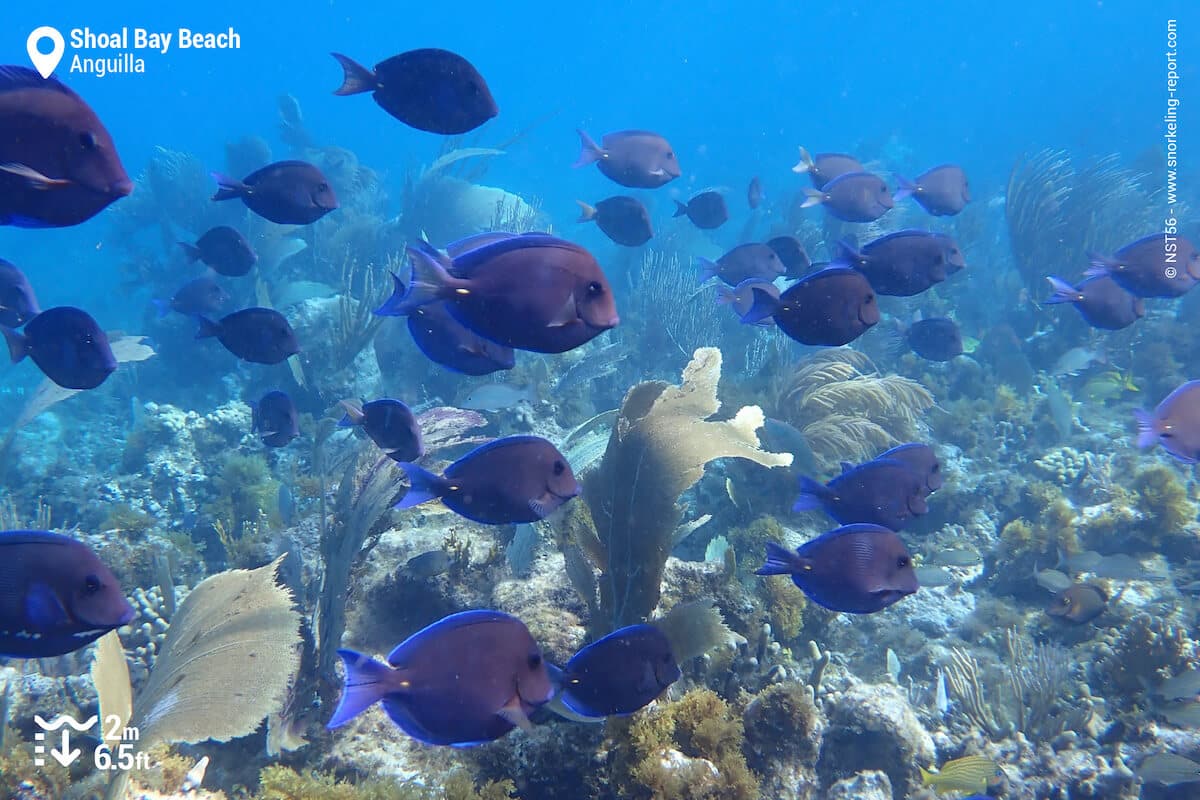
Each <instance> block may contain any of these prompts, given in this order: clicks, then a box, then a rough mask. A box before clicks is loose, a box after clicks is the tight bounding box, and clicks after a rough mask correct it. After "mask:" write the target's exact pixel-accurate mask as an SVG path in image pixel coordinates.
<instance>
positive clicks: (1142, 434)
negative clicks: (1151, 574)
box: [5, 333, 1158, 450]
mask: <svg viewBox="0 0 1200 800" xmlns="http://www.w3.org/2000/svg"><path fill="white" fill-rule="evenodd" d="M5 335H7V333H6V334H5ZM9 347H10V348H11V347H12V345H11V344H10V345H9ZM1133 416H1134V418H1135V419H1136V420H1137V426H1138V434H1137V446H1138V447H1140V448H1141V449H1143V450H1145V449H1146V448H1148V447H1153V446H1154V445H1155V443H1156V442H1157V441H1158V431H1157V430H1156V429H1155V422H1156V420H1155V419H1154V415H1153V414H1151V413H1150V412H1149V411H1147V410H1145V409H1144V408H1139V409H1136V410H1135V411H1134V412H1133Z"/></svg>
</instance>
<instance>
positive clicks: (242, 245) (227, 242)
mask: <svg viewBox="0 0 1200 800" xmlns="http://www.w3.org/2000/svg"><path fill="white" fill-rule="evenodd" d="M179 246H180V247H182V248H183V252H184V253H185V254H186V255H187V258H188V261H203V262H204V263H205V264H207V265H208V266H210V267H212V270H213V272H215V273H217V274H218V275H224V276H226V277H228V278H240V277H242V276H243V275H245V274H247V273H248V272H250V270H252V269H254V265H255V264H256V263H257V262H258V254H257V253H255V252H254V249H253V248H252V247H250V243H249V242H247V241H246V237H245V236H242V234H241V233H240V232H238V231H237V230H236V229H235V228H231V227H229V226H228V225H218V226H217V227H215V228H212V229H210V230H208V231H205V233H204V235H203V236H201V237H200V238H199V239H197V240H196V243H195V244H188V243H187V242H180V243H179Z"/></svg>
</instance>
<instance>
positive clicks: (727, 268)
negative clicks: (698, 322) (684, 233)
mask: <svg viewBox="0 0 1200 800" xmlns="http://www.w3.org/2000/svg"><path fill="white" fill-rule="evenodd" d="M696 261H697V263H698V264H699V265H700V282H701V283H704V282H705V281H707V280H708V279H709V278H713V277H716V278H720V279H721V280H722V281H724V282H725V283H726V284H728V285H730V286H737V285H738V284H740V283H741V282H742V281H746V280H750V279H751V278H755V279H758V280H761V281H773V280H775V279H776V278H778V277H779V276H780V275H782V274H783V273H784V272H785V270H786V267H785V266H784V264H783V261H782V260H780V258H779V254H778V253H776V252H775V251H774V250H773V249H771V248H770V247H768V246H767V245H765V244H758V243H755V242H752V243H750V244H739V245H738V246H737V247H735V248H733V249H732V250H730V251H729V252H728V253H726V254H725V255H723V256H721V257H720V258H718V259H717V260H716V261H709V260H708V259H707V258H702V257H697V258H696Z"/></svg>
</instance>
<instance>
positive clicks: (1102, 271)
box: [1083, 253, 1120, 278]
mask: <svg viewBox="0 0 1200 800" xmlns="http://www.w3.org/2000/svg"><path fill="white" fill-rule="evenodd" d="M1088 260H1089V261H1090V262H1091V266H1090V267H1088V268H1087V270H1086V271H1085V272H1084V273H1083V274H1084V277H1087V278H1095V277H1097V276H1100V275H1111V274H1113V273H1114V272H1116V271H1117V267H1119V266H1120V265H1119V264H1118V263H1117V262H1116V261H1113V260H1112V259H1111V258H1109V257H1107V256H1102V255H1100V254H1099V253H1091V254H1089V255H1088Z"/></svg>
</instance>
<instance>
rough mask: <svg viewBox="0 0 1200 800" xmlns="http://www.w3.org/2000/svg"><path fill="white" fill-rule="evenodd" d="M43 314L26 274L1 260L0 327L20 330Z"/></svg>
mask: <svg viewBox="0 0 1200 800" xmlns="http://www.w3.org/2000/svg"><path fill="white" fill-rule="evenodd" d="M39 313H41V309H39V308H38V301H37V295H35V294H34V293H33V286H31V285H30V283H29V279H28V278H26V277H25V273H24V272H21V270H20V269H18V268H17V267H16V266H15V265H13V264H10V263H9V262H7V261H5V260H4V259H3V258H0V325H3V326H4V327H6V328H19V327H21V326H22V325H24V324H25V323H26V322H29V320H31V319H33V318H34V317H36V316H37V315H38V314H39Z"/></svg>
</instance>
